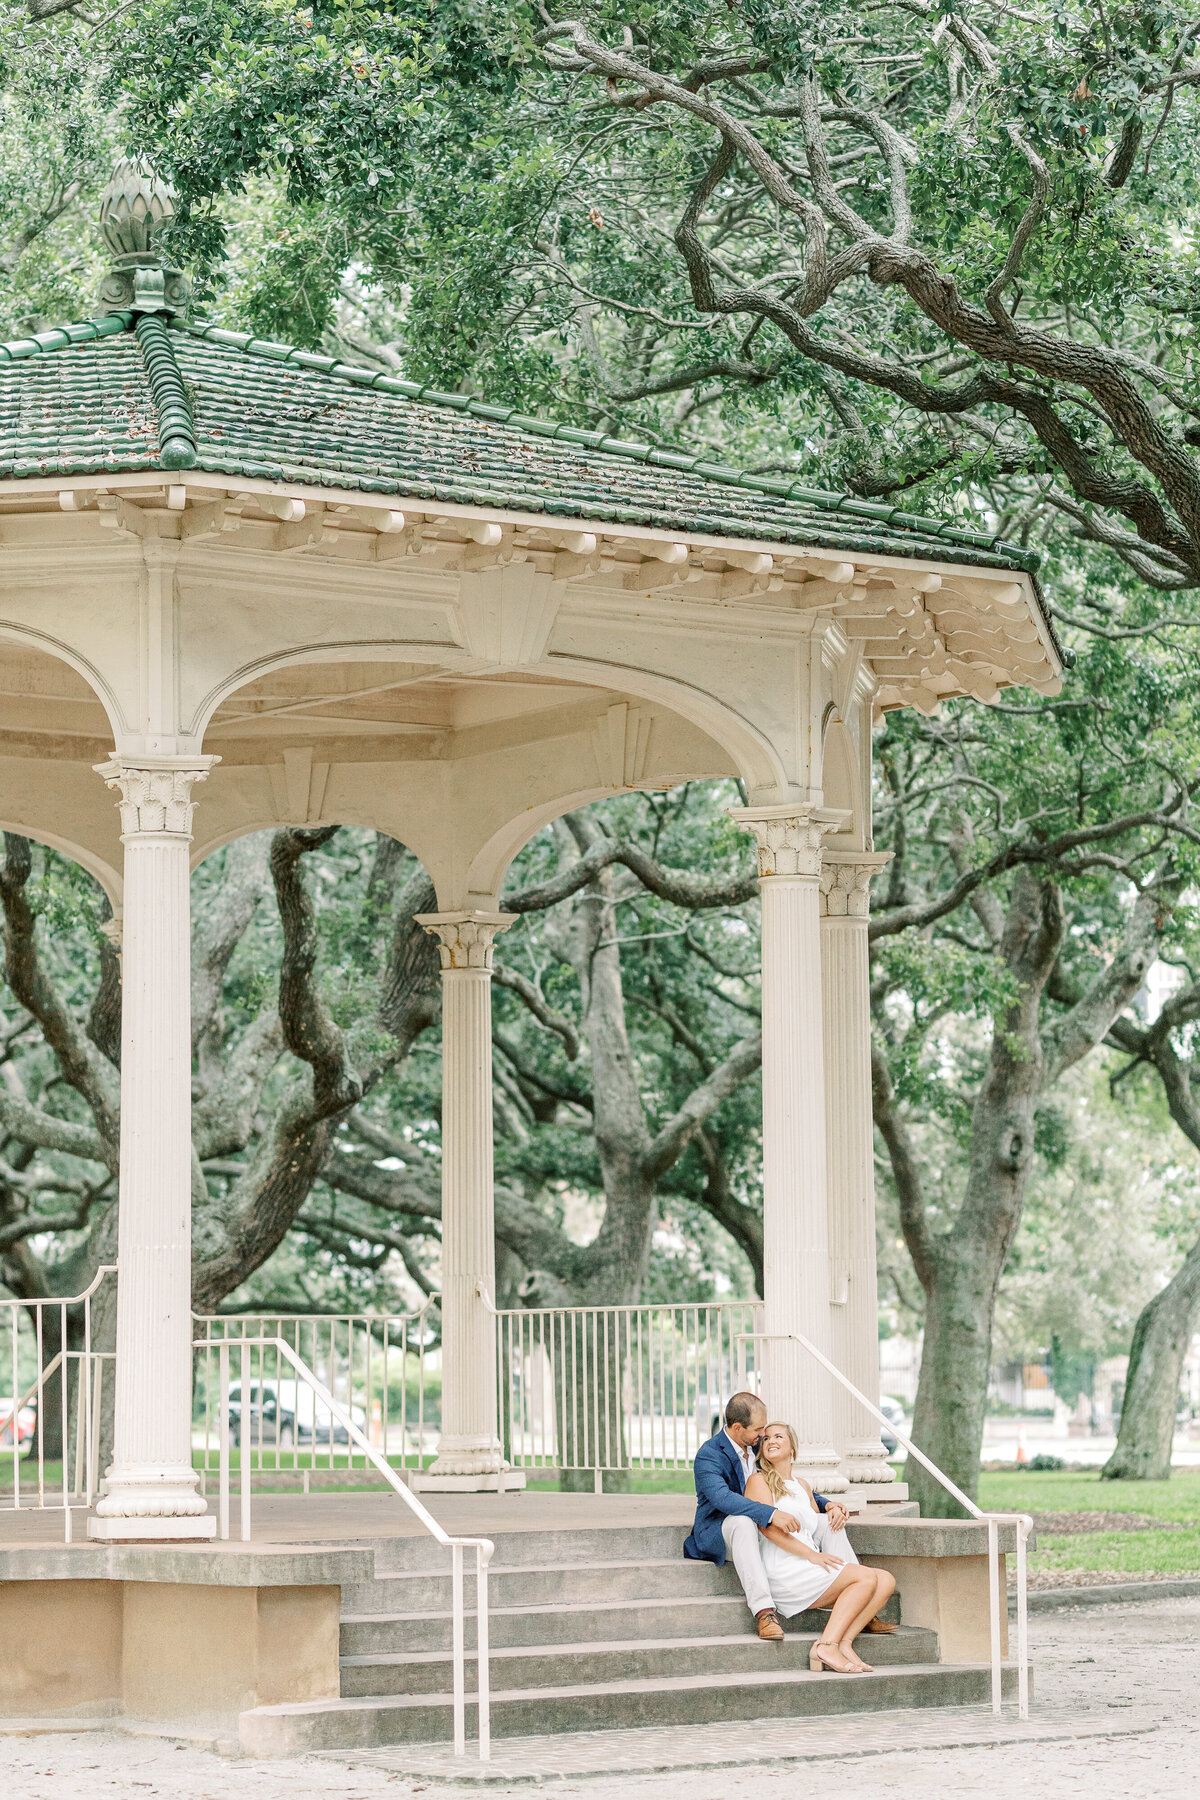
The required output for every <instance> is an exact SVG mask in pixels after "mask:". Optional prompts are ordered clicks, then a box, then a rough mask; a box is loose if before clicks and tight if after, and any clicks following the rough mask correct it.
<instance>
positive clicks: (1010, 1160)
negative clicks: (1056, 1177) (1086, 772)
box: [904, 870, 1063, 1519]
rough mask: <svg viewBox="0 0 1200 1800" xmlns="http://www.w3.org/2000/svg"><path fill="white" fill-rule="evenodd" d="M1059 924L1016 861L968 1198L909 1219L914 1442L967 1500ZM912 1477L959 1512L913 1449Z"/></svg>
mask: <svg viewBox="0 0 1200 1800" xmlns="http://www.w3.org/2000/svg"><path fill="white" fill-rule="evenodd" d="M1062 928H1063V922H1062V908H1061V905H1060V903H1059V897H1058V893H1057V890H1056V889H1055V887H1054V886H1053V884H1052V883H1051V882H1048V881H1044V880H1042V879H1040V878H1039V877H1038V876H1037V875H1036V874H1034V873H1032V872H1029V871H1025V870H1021V871H1020V872H1019V873H1018V875H1017V877H1016V879H1015V881H1014V883H1013V890H1012V898H1011V900H1010V902H1009V907H1008V913H1007V916H1006V918H1005V922H1004V935H1003V939H1002V942H1001V954H1002V956H1003V959H1004V962H1005V963H1006V965H1007V967H1008V970H1009V972H1010V974H1011V975H1012V976H1013V978H1014V981H1015V983H1016V984H1017V997H1016V999H1015V1000H1014V1002H1013V1003H1012V1004H1011V1005H1009V1006H1007V1007H1006V1008H1005V1009H1004V1010H1003V1012H1001V1013H999V1014H998V1015H997V1017H996V1019H995V1023H994V1027H993V1033H992V1046H991V1051H990V1054H989V1057H988V1069H987V1076H986V1079H985V1080H984V1082H983V1085H982V1086H981V1088H980V1090H979V1094H978V1096H977V1098H976V1101H975V1105H974V1107H973V1109H972V1113H971V1162H970V1168H969V1171H968V1174H967V1191H966V1194H965V1196H964V1199H963V1204H962V1206H961V1208H960V1209H959V1214H958V1217H957V1219H956V1220H955V1222H954V1225H953V1227H952V1229H951V1230H950V1231H949V1232H946V1233H943V1234H935V1233H933V1232H931V1231H930V1229H929V1225H928V1220H927V1217H926V1216H925V1213H924V1208H923V1207H922V1208H921V1216H920V1217H919V1218H913V1217H906V1218H905V1221H904V1222H905V1236H906V1238H907V1239H908V1241H909V1247H910V1249H912V1250H913V1260H914V1264H915V1266H916V1267H917V1270H918V1272H919V1274H920V1275H921V1280H922V1285H923V1286H924V1288H925V1292H926V1296H927V1300H928V1306H927V1311H926V1319H925V1347H924V1351H923V1354H922V1357H921V1378H920V1381H919V1383H918V1386H917V1404H916V1409H915V1415H914V1419H913V1441H914V1442H915V1443H917V1444H919V1445H920V1447H921V1449H922V1450H923V1451H924V1452H925V1454H926V1456H928V1457H930V1458H931V1459H932V1461H933V1462H935V1463H936V1464H937V1466H938V1467H939V1468H940V1469H942V1470H943V1471H944V1472H945V1473H946V1474H947V1475H948V1476H949V1477H950V1479H951V1481H953V1482H955V1483H956V1484H957V1486H958V1487H960V1488H961V1489H962V1491H963V1492H964V1493H966V1494H968V1495H970V1497H971V1499H974V1498H975V1492H976V1489H977V1487H978V1483H979V1453H980V1450H981V1448H982V1445H983V1419H984V1412H985V1410H986V1407H987V1391H988V1375H989V1370H990V1365H991V1356H992V1319H993V1316H994V1314H995V1309H996V1293H997V1290H998V1288H999V1285H1000V1277H1001V1275H1002V1274H1003V1272H1004V1265H1005V1263H1006V1262H1007V1260H1008V1253H1009V1250H1010V1249H1011V1248H1012V1241H1013V1238H1014V1237H1015V1236H1016V1232H1017V1227H1018V1225H1019V1224H1020V1222H1021V1213H1022V1210H1023V1208H1024V1205H1025V1193H1026V1189H1027V1187H1028V1185H1029V1173H1030V1169H1031V1168H1032V1165H1033V1128H1034V1117H1035V1114H1036V1111H1037V1102H1038V1097H1039V1094H1040V1091H1041V1085H1042V1076H1043V1054H1042V1044H1041V1038H1040V1036H1039V1031H1038V1026H1039V1018H1040V1011H1041V998H1042V990H1043V988H1044V986H1045V983H1046V979H1047V977H1048V975H1049V973H1050V970H1051V969H1052V968H1053V966H1054V959H1055V957H1056V955H1057V953H1058V946H1059V943H1060V942H1061V939H1062ZM905 1475H906V1478H907V1480H908V1482H909V1486H910V1490H911V1496H912V1498H913V1499H915V1500H916V1501H918V1502H919V1504H920V1507H921V1512H922V1515H923V1516H924V1517H927V1518H939V1519H946V1518H950V1519H954V1518H961V1517H962V1508H961V1507H960V1505H959V1504H958V1502H957V1501H956V1500H954V1499H953V1498H952V1497H951V1495H949V1494H948V1493H947V1492H946V1490H945V1488H944V1487H943V1486H942V1484H941V1482H940V1481H938V1480H936V1479H935V1477H933V1476H932V1475H930V1474H929V1473H928V1472H927V1471H926V1470H925V1469H923V1468H922V1467H921V1465H920V1464H919V1463H918V1462H917V1461H916V1460H915V1458H912V1457H910V1458H909V1462H908V1467H907V1468H906V1470H905Z"/></svg>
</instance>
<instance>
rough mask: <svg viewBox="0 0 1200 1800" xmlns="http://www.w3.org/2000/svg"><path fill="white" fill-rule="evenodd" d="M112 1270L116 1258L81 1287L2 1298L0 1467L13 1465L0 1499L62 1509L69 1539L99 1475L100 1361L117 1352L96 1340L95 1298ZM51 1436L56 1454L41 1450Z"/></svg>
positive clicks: (21, 1507) (17, 1507)
mask: <svg viewBox="0 0 1200 1800" xmlns="http://www.w3.org/2000/svg"><path fill="white" fill-rule="evenodd" d="M115 1273H116V1268H115V1265H112V1264H106V1265H104V1266H103V1267H102V1268H99V1269H97V1270H96V1273H95V1275H94V1276H93V1277H92V1280H91V1283H90V1285H89V1286H88V1287H86V1288H85V1289H84V1291H83V1293H82V1294H72V1295H71V1296H70V1297H69V1298H54V1299H45V1300H3V1301H0V1358H3V1360H4V1361H5V1362H7V1364H8V1394H7V1396H6V1397H5V1398H3V1399H0V1472H2V1471H3V1470H4V1467H5V1465H6V1464H8V1463H9V1461H10V1459H11V1468H12V1485H11V1490H9V1488H8V1487H7V1485H6V1484H5V1485H0V1506H3V1507H4V1508H6V1509H7V1508H11V1509H12V1510H13V1511H14V1512H21V1511H56V1512H57V1511H59V1510H60V1509H61V1511H62V1515H63V1536H64V1538H65V1540H66V1542H67V1543H68V1544H69V1543H70V1542H71V1509H72V1507H78V1508H82V1509H86V1508H88V1507H89V1506H91V1504H92V1501H93V1499H94V1498H95V1494H96V1489H97V1484H98V1479H99V1469H98V1466H97V1465H98V1461H99V1455H100V1435H101V1419H102V1416H103V1407H104V1365H105V1363H107V1362H111V1361H112V1360H113V1354H114V1353H113V1352H112V1351H111V1350H97V1349H95V1348H94V1347H93V1341H92V1300H93V1298H94V1297H95V1295H96V1293H97V1291H98V1290H99V1288H100V1286H101V1283H102V1282H103V1281H104V1280H105V1279H106V1278H107V1277H108V1276H109V1275H113V1274H115ZM5 1315H7V1317H6V1316H5ZM51 1345H53V1346H55V1348H54V1349H53V1352H52V1353H50V1354H48V1352H50V1348H51ZM51 1435H53V1436H54V1437H56V1438H57V1439H58V1446H59V1451H60V1454H59V1456H58V1457H47V1455H46V1442H47V1438H48V1437H50V1436H51ZM26 1462H30V1463H31V1464H32V1470H31V1472H30V1471H27V1470H26V1469H25V1466H24V1465H25V1463H26ZM55 1462H58V1463H59V1468H58V1470H57V1472H56V1471H55V1469H54V1463H55ZM2 1479H3V1477H2V1473H0V1482H2Z"/></svg>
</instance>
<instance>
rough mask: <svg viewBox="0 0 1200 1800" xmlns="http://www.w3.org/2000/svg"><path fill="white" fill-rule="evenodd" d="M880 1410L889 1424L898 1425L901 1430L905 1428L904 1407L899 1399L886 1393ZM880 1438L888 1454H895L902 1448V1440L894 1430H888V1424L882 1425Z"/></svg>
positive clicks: (880, 1404) (880, 1403)
mask: <svg viewBox="0 0 1200 1800" xmlns="http://www.w3.org/2000/svg"><path fill="white" fill-rule="evenodd" d="M879 1410H880V1412H881V1413H882V1414H883V1416H884V1418H885V1419H886V1420H887V1421H888V1425H898V1426H899V1427H900V1430H901V1431H903V1430H904V1408H903V1407H902V1406H901V1404H900V1402H899V1401H898V1400H894V1399H893V1398H892V1396H891V1395H890V1394H884V1395H883V1397H882V1398H881V1400H880V1402H879ZM879 1440H880V1442H881V1443H882V1445H883V1447H884V1449H885V1450H886V1451H887V1453H888V1455H889V1456H895V1454H896V1452H897V1450H898V1449H899V1448H900V1440H899V1438H898V1437H897V1436H896V1433H895V1432H894V1431H889V1430H888V1428H887V1425H882V1426H881V1427H880V1430H879Z"/></svg>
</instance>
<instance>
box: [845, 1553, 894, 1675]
mask: <svg viewBox="0 0 1200 1800" xmlns="http://www.w3.org/2000/svg"><path fill="white" fill-rule="evenodd" d="M860 1567H861V1565H860ZM862 1572H863V1574H864V1575H870V1576H872V1577H873V1579H872V1582H871V1588H870V1597H869V1599H868V1601H867V1604H866V1609H865V1611H864V1612H863V1613H861V1614H860V1616H859V1617H858V1618H856V1619H855V1620H854V1621H853V1622H852V1624H851V1626H850V1629H849V1631H848V1633H847V1635H846V1636H845V1637H844V1638H839V1639H838V1648H839V1649H840V1650H841V1652H842V1654H843V1656H846V1657H848V1658H849V1659H850V1661H851V1662H853V1663H857V1665H858V1667H859V1668H860V1669H871V1668H873V1667H874V1664H873V1663H869V1662H864V1661H863V1659H862V1657H861V1656H860V1655H859V1654H858V1652H857V1650H856V1649H855V1648H854V1640H855V1638H856V1637H857V1636H858V1634H859V1632H860V1631H862V1630H863V1629H864V1627H865V1626H866V1625H868V1624H869V1623H870V1621H871V1620H872V1619H873V1618H874V1617H875V1614H876V1613H877V1612H878V1611H879V1609H880V1607H881V1606H885V1605H886V1604H887V1602H888V1601H889V1600H890V1599H891V1597H892V1595H893V1593H894V1592H895V1590H896V1578H895V1576H894V1575H889V1574H888V1572H887V1570H886V1569H863V1571H862Z"/></svg>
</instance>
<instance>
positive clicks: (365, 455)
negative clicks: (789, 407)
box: [0, 312, 1038, 570]
mask: <svg viewBox="0 0 1200 1800" xmlns="http://www.w3.org/2000/svg"><path fill="white" fill-rule="evenodd" d="M180 468H195V469H197V470H204V471H207V472H209V473H211V474H217V475H224V476H246V477H260V478H262V479H265V480H268V481H279V482H289V483H296V484H304V485H307V486H318V487H319V486H329V487H339V488H357V489H362V490H364V491H366V492H370V493H376V494H387V495H396V494H399V495H404V496H408V497H411V498H413V499H417V500H433V501H437V500H441V501H451V502H459V503H462V504H466V505H478V506H487V507H495V508H507V509H509V510H512V511H516V512H526V513H529V512H536V513H545V514H547V515H551V516H553V517H555V518H562V519H567V518H570V519H575V518H586V519H591V520H596V521H611V522H613V523H618V524H628V525H642V526H649V527H654V528H657V529H662V530H667V531H681V532H682V531H689V532H701V533H706V534H709V535H712V536H717V537H752V538H760V539H767V540H769V541H772V542H777V543H796V544H803V545H806V546H807V545H812V546H816V547H824V548H829V549H832V550H841V551H845V552H847V553H856V554H859V555H862V554H867V555H870V554H872V553H873V552H874V553H878V554H882V555H892V556H896V555H899V556H914V557H930V558H937V559H940V560H942V561H946V562H958V563H966V564H975V565H978V566H980V567H985V568H1004V569H1014V568H1019V569H1030V570H1032V569H1035V568H1036V566H1037V561H1038V559H1037V557H1036V555H1034V554H1033V553H1031V552H1030V551H1028V550H1025V549H1022V548H1021V547H1019V546H1017V545H1013V544H1006V543H1004V542H1002V541H1001V540H1000V539H998V538H995V537H992V536H990V535H989V534H988V533H987V532H985V531H978V530H971V529H970V528H969V527H968V526H967V525H966V524H964V523H963V522H962V521H961V520H958V519H926V518H920V517H918V516H916V515H914V514H910V513H906V512H904V511H903V510H901V509H898V508H894V507H891V506H887V505H882V504H878V503H875V502H872V501H869V500H860V499H857V498H856V497H854V496H853V495H847V494H837V493H831V492H825V491H824V490H822V489H818V488H812V487H807V486H805V485H804V484H803V483H800V482H789V481H786V480H775V479H772V478H770V477H766V476H760V475H748V474H745V473H743V472H742V471H741V470H738V469H734V468H729V467H727V466H725V465H723V464H717V463H712V462H709V461H706V460H705V458H704V457H702V456H693V455H688V454H684V453H682V452H677V451H673V450H669V449H661V448H656V447H654V446H653V445H649V444H632V443H624V442H622V441H621V440H619V439H616V438H610V437H606V436H604V435H603V434H602V433H600V432H594V431H583V430H579V429H577V428H575V427H573V426H568V425H562V424H556V423H554V422H551V421H547V420H543V419H532V418H527V417H525V416H524V415H523V414H521V413H518V412H516V411H514V410H512V409H511V408H509V407H504V406H489V405H487V404H486V403H485V402H483V401H481V400H474V399H470V398H468V397H467V396H465V395H462V394H442V393H439V392H437V390H436V389H433V388H429V387H421V386H418V385H417V384H416V383H414V382H410V381H401V380H399V379H398V378H397V377H396V376H393V375H384V374H377V373H376V372H375V371H374V370H372V369H364V368H356V367H354V366H352V365H349V364H346V363H339V362H336V361H334V360H333V359H332V358H331V357H327V356H319V355H316V354H315V353H313V352H311V351H307V350H296V349H293V348H292V347H290V346H289V345H287V344H273V343H269V342H266V341H264V340H262V339H259V338H252V337H248V336H246V335H244V334H243V333H241V332H234V331H225V330H222V329H220V328H219V327H217V326H215V325H203V324H194V325H193V324H186V323H184V322H183V321H182V320H179V319H172V320H171V321H170V322H169V323H167V322H166V321H164V320H163V319H162V318H160V317H158V316H157V315H154V314H145V313H142V314H138V315H137V316H136V317H135V315H134V314H132V313H130V312H113V313H107V314H105V315H104V316H103V317H101V318H98V319H92V320H86V321H84V322H82V323H80V324H77V325H65V326H61V327H58V328H56V329H55V330H52V331H43V332H38V333H37V334H36V335H34V336H32V337H28V338H22V339H18V340H15V341H13V342H10V343H6V344H0V484H2V483H3V482H4V481H5V480H13V479H18V478H21V477H27V476H36V475H84V474H98V473H113V474H116V473H124V472H127V471H134V470H149V469H180Z"/></svg>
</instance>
